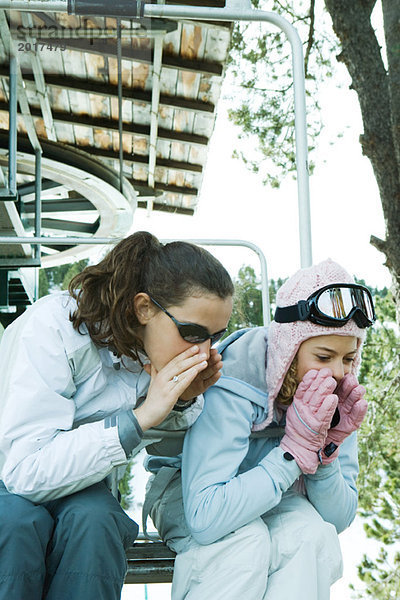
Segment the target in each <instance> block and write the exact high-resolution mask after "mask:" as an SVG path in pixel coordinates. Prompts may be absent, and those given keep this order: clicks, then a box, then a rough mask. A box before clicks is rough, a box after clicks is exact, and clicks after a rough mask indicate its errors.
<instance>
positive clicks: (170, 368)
mask: <svg viewBox="0 0 400 600" xmlns="http://www.w3.org/2000/svg"><path fill="white" fill-rule="evenodd" d="M207 358H208V357H207V354H206V353H205V352H202V353H201V354H200V353H199V347H198V346H191V347H190V348H188V349H187V350H185V352H182V353H181V354H178V356H175V358H173V359H172V360H171V361H170V362H169V363H168V364H167V365H165V367H163V368H162V369H161V371H160V372H159V374H160V375H162V377H163V378H166V379H172V378H173V377H174V376H178V375H180V374H181V373H183V372H184V371H187V370H188V369H191V368H192V367H194V366H195V365H197V364H200V363H203V362H205V365H203V366H202V369H204V368H205V367H207V366H208V362H207ZM202 369H201V370H202Z"/></svg>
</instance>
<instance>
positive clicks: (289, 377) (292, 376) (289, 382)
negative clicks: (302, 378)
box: [276, 354, 299, 404]
mask: <svg viewBox="0 0 400 600" xmlns="http://www.w3.org/2000/svg"><path fill="white" fill-rule="evenodd" d="M298 385H299V382H298V381H297V354H296V356H295V357H294V359H293V361H292V364H291V365H290V367H289V369H288V370H287V373H286V375H285V378H284V380H283V382H282V385H281V389H280V390H279V392H278V395H277V397H276V401H277V402H280V403H281V404H291V402H292V400H293V396H294V395H295V393H296V390H297V386H298Z"/></svg>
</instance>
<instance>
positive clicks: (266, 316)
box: [0, 238, 271, 325]
mask: <svg viewBox="0 0 400 600" xmlns="http://www.w3.org/2000/svg"><path fill="white" fill-rule="evenodd" d="M0 239H1V238H0ZM171 241H175V240H162V242H163V243H167V242H171ZM186 241H187V242H191V243H192V244H198V245H199V246H244V247H245V248H249V249H250V250H252V251H253V252H255V253H256V254H257V256H258V258H259V261H260V267H261V300H262V312H263V324H264V325H268V323H269V322H270V320H271V317H270V302H269V287H268V271H267V261H266V259H265V256H264V253H263V251H262V250H261V248H259V246H257V245H256V244H253V243H252V242H247V241H244V240H220V239H219V240H218V239H216V240H205V239H190V240H186Z"/></svg>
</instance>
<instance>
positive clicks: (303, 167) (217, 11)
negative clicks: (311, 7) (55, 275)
mask: <svg viewBox="0 0 400 600" xmlns="http://www.w3.org/2000/svg"><path fill="white" fill-rule="evenodd" d="M0 9H11V10H19V11H35V10H39V11H44V12H68V13H69V14H77V15H90V14H100V15H101V16H113V17H116V18H117V23H118V22H119V20H120V19H121V18H137V17H138V18H142V17H159V18H163V17H164V18H170V19H191V20H212V21H228V22H229V21H232V22H234V21H245V22H265V23H270V24H272V25H275V26H276V27H278V28H279V29H281V30H282V31H283V32H284V33H285V35H286V37H287V39H288V41H289V42H290V45H291V50H292V69H293V88H294V113H295V141H296V170H297V193H298V216H299V240H300V264H301V267H307V266H310V265H311V264H312V244H311V218H310V199H309V173H308V144H307V124H306V100H305V77H304V61H303V48H302V43H301V40H300V37H299V34H298V33H297V30H296V29H295V27H294V26H293V25H291V24H290V23H289V22H288V21H287V20H286V19H284V18H283V17H281V16H280V15H278V14H275V13H272V12H267V11H262V10H256V9H253V8H252V6H251V0H226V5H225V7H224V8H212V7H197V6H184V5H179V6H178V5H177V6H170V5H168V6H167V5H165V4H150V3H148V1H147V0H143V1H142V0H135V1H134V2H133V1H132V0H118V1H115V0H112V1H111V0H106V1H105V2H97V1H96V0H0ZM96 11H97V12H96ZM99 11H100V12H99ZM119 31H120V28H119ZM10 50H11V44H10ZM119 54H120V53H119ZM15 60H16V59H15V57H13V56H12V52H11V57H10V90H13V100H12V102H11V99H10V148H9V169H10V170H11V171H12V172H11V174H9V186H8V187H9V191H11V193H12V190H13V189H14V187H15V185H14V183H15V177H16V175H15V170H16V140H15V134H16V120H17V110H16V98H15V94H16V81H17V68H16V64H15ZM119 61H120V56H119ZM118 71H119V73H118V75H119V78H120V71H121V70H120V69H118ZM118 87H119V93H120V94H121V87H122V86H121V85H120V81H119V86H118ZM119 106H120V104H119ZM119 113H120V114H119V120H120V127H119V133H120V141H121V136H122V115H121V111H119ZM11 133H13V135H11ZM28 134H29V130H28ZM29 138H30V140H31V143H32V146H33V148H34V150H35V156H36V169H35V176H36V181H39V182H40V181H41V160H40V159H41V148H40V144H39V143H38V140H37V138H36V136H34V135H29ZM120 147H122V145H121V144H120ZM120 176H121V185H122V168H121V173H120ZM35 191H36V193H35V208H36V213H35V236H34V237H29V236H18V237H12V236H7V237H5V236H1V237H0V244H21V243H25V244H26V243H29V244H35V251H34V258H33V259H27V260H28V261H30V264H31V265H33V266H37V264H36V263H37V261H38V260H40V253H39V247H40V245H41V244H46V243H49V241H51V243H52V244H59V245H70V244H77V245H78V244H93V245H99V244H114V243H115V242H117V241H118V239H117V238H96V237H92V238H86V239H85V238H77V237H72V236H71V237H70V236H68V237H65V238H61V237H58V238H57V237H54V238H53V237H51V238H50V237H45V236H41V235H40V213H41V201H40V183H39V184H37V185H36V190H35ZM0 200H1V198H0ZM193 241H194V242H196V243H201V244H202V245H214V246H215V245H226V246H240V245H241V246H247V247H249V248H250V249H252V250H253V251H255V252H256V253H257V255H258V256H259V258H260V262H261V274H262V292H263V316H264V323H268V321H269V300H268V297H269V294H268V278H267V270H266V261H265V257H264V255H263V254H262V252H261V250H260V249H259V248H258V247H257V246H255V245H254V244H251V243H249V242H245V241H240V240H197V241H196V240H193ZM264 278H265V279H264Z"/></svg>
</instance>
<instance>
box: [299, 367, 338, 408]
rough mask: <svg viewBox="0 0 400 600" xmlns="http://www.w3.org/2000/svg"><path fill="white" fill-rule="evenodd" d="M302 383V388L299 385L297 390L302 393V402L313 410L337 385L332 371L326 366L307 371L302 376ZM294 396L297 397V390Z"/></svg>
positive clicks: (318, 406) (319, 405)
mask: <svg viewBox="0 0 400 600" xmlns="http://www.w3.org/2000/svg"><path fill="white" fill-rule="evenodd" d="M302 383H303V386H302V389H301V390H299V388H300V386H299V388H298V390H299V391H301V392H302V393H303V398H302V399H303V402H304V403H307V404H308V405H309V406H310V408H312V409H313V410H314V412H315V411H317V410H319V408H320V407H321V405H322V403H323V401H324V398H325V397H326V396H327V395H329V394H332V392H333V391H334V390H335V388H336V385H337V383H336V380H335V379H334V378H333V377H332V371H331V370H330V369H327V368H324V369H321V370H320V371H316V370H315V369H312V370H311V371H308V373H306V374H305V376H304V377H303V381H302ZM296 397H298V396H297V392H296Z"/></svg>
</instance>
